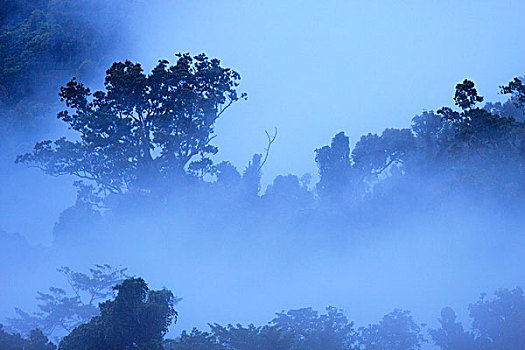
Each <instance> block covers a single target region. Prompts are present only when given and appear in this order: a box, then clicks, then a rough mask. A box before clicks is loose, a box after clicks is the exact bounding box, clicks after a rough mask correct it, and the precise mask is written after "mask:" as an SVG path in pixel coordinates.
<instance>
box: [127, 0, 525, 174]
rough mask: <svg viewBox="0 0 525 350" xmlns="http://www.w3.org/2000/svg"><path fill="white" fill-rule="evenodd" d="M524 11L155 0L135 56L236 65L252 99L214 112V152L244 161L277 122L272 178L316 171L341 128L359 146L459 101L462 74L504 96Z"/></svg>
mask: <svg viewBox="0 0 525 350" xmlns="http://www.w3.org/2000/svg"><path fill="white" fill-rule="evenodd" d="M524 13H525V2H523V1H403V2H400V1H399V2H392V1H273V0H270V1H264V2H262V1H258V2H255V1H198V2H197V1H153V2H148V3H147V6H146V7H144V8H140V10H139V11H137V12H136V14H135V15H134V16H133V18H132V19H131V21H132V23H133V25H132V28H133V29H132V40H131V43H132V45H133V54H132V55H131V58H132V59H133V60H136V61H139V62H141V63H143V65H144V66H145V67H146V68H147V69H150V68H151V67H152V66H153V65H154V64H155V63H156V61H157V60H158V59H160V58H173V57H174V56H173V54H174V53H175V52H190V53H192V54H197V53H200V52H205V53H206V54H208V56H211V57H217V58H220V59H221V60H222V62H223V64H224V65H225V66H227V67H231V68H233V69H235V70H236V71H238V72H239V73H240V74H241V76H242V82H241V86H240V89H241V91H244V92H247V93H248V100H247V101H242V102H238V103H237V104H236V105H234V106H232V107H231V109H230V110H229V111H228V113H225V114H224V115H223V116H222V117H221V118H220V119H219V120H218V122H217V125H216V132H217V135H218V136H217V138H216V145H217V146H218V147H219V154H218V155H217V157H216V160H218V161H220V160H230V161H232V162H233V164H235V165H236V166H237V167H238V168H240V169H243V168H244V167H245V166H246V164H247V163H248V161H249V159H250V158H251V156H252V154H253V153H257V152H263V151H264V148H265V147H266V135H265V132H264V131H265V130H269V131H271V130H273V129H274V128H277V129H278V138H277V141H276V142H275V143H274V145H273V146H272V150H271V154H270V158H269V160H268V162H267V164H266V166H265V169H264V177H263V183H264V184H268V183H270V182H271V181H272V180H273V178H274V177H275V176H276V175H278V174H287V173H293V174H297V175H299V176H301V175H302V174H304V173H306V172H309V173H311V174H312V175H314V176H315V175H316V173H317V170H316V166H315V162H314V156H315V155H314V150H315V149H316V148H319V147H322V146H324V145H326V144H329V142H330V140H331V138H332V137H333V136H334V135H335V134H336V133H337V132H339V131H345V132H346V133H347V134H348V135H349V136H350V138H351V143H352V144H355V142H357V141H358V139H359V137H360V136H361V135H363V134H366V133H368V132H375V133H377V132H381V131H382V130H383V129H385V128H387V127H397V128H401V127H409V125H410V121H411V119H412V117H414V115H416V114H419V113H421V112H422V111H424V110H432V109H433V110H436V109H438V108H440V107H442V106H444V105H452V104H453V101H452V96H453V93H454V86H455V84H456V83H458V82H460V81H462V80H463V79H465V78H469V79H472V80H474V81H475V83H476V84H477V86H478V89H479V92H480V94H481V95H483V96H485V100H486V101H496V100H502V99H503V97H502V96H501V95H499V94H498V92H499V91H498V90H499V89H498V86H499V85H501V84H504V83H506V82H508V81H509V80H510V79H512V78H513V77H515V76H520V75H524V74H525V45H524V44H523V34H524V33H525V21H524V20H523V14H524ZM127 57H129V55H127ZM123 58H124V57H123Z"/></svg>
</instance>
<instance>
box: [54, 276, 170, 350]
mask: <svg viewBox="0 0 525 350" xmlns="http://www.w3.org/2000/svg"><path fill="white" fill-rule="evenodd" d="M114 289H115V291H117V296H116V297H115V299H114V300H108V301H106V302H104V303H101V304H100V306H99V308H100V316H96V317H93V318H92V319H91V321H90V322H89V323H87V324H83V325H80V326H78V327H77V328H75V329H74V330H73V331H72V332H71V333H70V334H69V335H68V336H66V337H65V338H64V339H63V340H62V341H61V342H60V344H59V349H60V350H78V349H86V350H88V349H90V350H91V349H92V350H117V349H119V350H120V349H148V350H162V349H163V346H162V344H163V337H164V335H165V334H166V332H167V331H168V327H169V326H170V324H171V323H172V322H176V320H177V312H176V311H175V310H174V308H173V304H174V302H175V301H176V299H175V297H174V296H173V294H172V293H171V292H170V291H168V290H165V289H164V290H160V291H152V290H150V289H149V288H148V286H147V284H146V282H144V280H143V279H141V278H129V279H126V280H125V281H124V282H123V283H122V284H120V285H117V286H116V287H114Z"/></svg>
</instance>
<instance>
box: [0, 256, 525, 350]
mask: <svg viewBox="0 0 525 350" xmlns="http://www.w3.org/2000/svg"><path fill="white" fill-rule="evenodd" d="M106 269H109V270H111V269H110V268H109V267H107V266H106ZM66 271H67V273H68V276H72V275H73V276H74V275H75V274H76V275H77V277H80V276H81V275H82V274H79V273H76V272H71V271H70V270H66ZM93 271H98V274H97V273H95V274H96V277H95V278H92V279H89V278H87V279H82V278H80V279H77V280H76V282H75V283H73V285H74V286H76V288H81V289H89V286H93V282H94V281H95V280H97V281H98V284H97V283H95V284H97V285H98V292H99V293H103V294H102V295H107V294H106V293H107V292H108V291H109V290H110V287H109V286H108V282H109V280H108V279H107V277H108V276H113V277H114V275H112V274H111V273H102V274H101V270H100V267H99V269H98V270H92V272H93ZM114 272H115V271H114ZM84 277H86V276H85V275H84ZM102 287H104V288H102ZM113 290H114V291H115V292H116V293H117V294H116V296H115V298H114V299H113V300H107V301H104V302H102V303H100V304H99V312H98V314H96V315H93V317H92V318H85V315H80V313H81V311H80V310H76V311H77V312H78V315H77V316H78V317H82V316H84V322H85V323H83V324H79V325H77V326H76V327H75V328H74V329H73V330H72V331H71V332H70V333H69V335H67V336H66V337H64V338H63V339H62V340H61V341H60V344H59V346H58V349H59V350H61V349H71V350H78V349H85V350H88V349H90V350H91V349H92V350H95V349H97V350H106V349H107V350H113V349H115V350H116V349H148V350H161V349H166V350H196V349H198V350H249V349H260V350H276V349H282V350H295V349H308V350H317V349H318V350H329V349H333V350H346V349H348V350H373V349H378V350H379V349H381V350H385V349H386V350H415V349H420V348H421V346H422V345H423V344H424V343H426V342H430V343H432V344H434V345H436V346H437V347H439V348H440V349H443V350H451V349H456V350H482V349H521V348H523V347H524V346H525V332H524V331H525V297H524V295H523V290H522V289H520V288H516V289H514V290H507V289H501V290H498V291H496V292H495V295H494V297H492V298H490V299H489V298H487V297H486V296H485V295H482V296H481V297H480V299H479V300H478V301H477V302H475V303H473V304H471V305H470V306H469V314H470V317H471V320H472V329H471V330H470V331H469V330H465V329H464V327H463V325H462V324H461V323H460V322H458V321H457V319H456V314H455V312H454V310H452V309H451V308H450V307H446V308H444V309H443V310H442V311H441V316H440V318H439V324H440V327H439V328H437V329H427V328H426V326H425V325H422V324H418V323H416V322H415V320H414V318H413V317H412V316H411V315H410V312H408V311H404V310H399V309H395V310H393V311H392V312H391V313H389V314H387V315H385V316H384V317H383V318H382V319H381V320H380V321H379V322H378V323H376V324H370V325H368V326H366V327H359V328H355V326H354V323H353V322H351V321H349V320H348V318H347V316H346V315H345V314H344V313H343V310H339V309H337V308H335V307H327V308H326V312H325V313H322V314H319V313H318V312H317V311H315V310H312V309H311V308H304V309H297V310H289V311H287V312H280V313H277V314H276V317H275V318H274V319H273V320H271V321H270V322H269V323H268V324H267V325H264V326H255V325H253V324H250V325H247V326H243V325H241V324H236V325H231V324H229V325H227V326H222V325H219V324H210V325H209V328H210V330H209V331H202V330H199V329H197V328H194V329H193V330H191V332H186V331H183V332H182V333H181V334H180V335H179V336H178V337H176V338H175V339H164V336H165V335H166V332H167V330H168V327H169V326H170V324H172V323H175V322H176V321H177V312H176V311H175V309H174V306H175V304H176V303H177V302H179V301H180V299H178V298H175V297H174V296H173V294H172V293H171V292H170V291H168V290H165V289H163V290H160V291H152V290H150V289H149V288H148V286H147V284H146V283H145V282H144V280H143V279H141V278H128V279H126V280H123V281H122V282H121V283H120V284H118V285H116V286H115V287H113ZM65 303H66V302H64V301H61V302H59V303H58V304H57V303H52V302H50V301H48V302H47V307H48V308H49V309H51V310H54V312H55V313H56V312H59V311H60V309H62V308H63V307H64V304H65ZM70 316H71V315H67V316H64V317H63V319H62V320H65V319H67V318H68V317H70ZM47 321H48V322H49V320H48V319H47ZM55 321H60V320H59V319H55ZM59 323H60V322H59ZM28 334H29V337H28V338H27V339H26V338H23V337H21V336H20V335H18V334H16V335H11V334H9V333H6V332H5V331H3V330H2V328H0V346H1V348H2V349H13V350H19V349H31V350H33V349H34V350H37V349H38V350H44V349H55V345H53V344H52V343H51V342H49V341H48V339H47V337H46V336H45V335H44V334H43V333H42V332H41V331H40V330H38V329H36V330H32V331H30V332H29V333H28Z"/></svg>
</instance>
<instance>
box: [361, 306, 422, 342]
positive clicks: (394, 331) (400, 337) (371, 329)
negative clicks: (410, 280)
mask: <svg viewBox="0 0 525 350" xmlns="http://www.w3.org/2000/svg"><path fill="white" fill-rule="evenodd" d="M424 341H425V339H424V337H423V334H422V333H421V326H419V325H418V324H416V323H415V322H414V320H413V318H412V316H411V315H410V312H408V311H403V310H399V309H396V310H394V311H392V312H391V313H389V314H387V315H385V316H383V319H382V320H381V321H379V323H378V324H373V325H369V326H368V327H366V328H365V327H363V328H360V329H359V345H360V349H363V350H415V349H420V348H421V345H422V343H423V342H424Z"/></svg>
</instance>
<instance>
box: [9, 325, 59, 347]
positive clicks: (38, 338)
mask: <svg viewBox="0 0 525 350" xmlns="http://www.w3.org/2000/svg"><path fill="white" fill-rule="evenodd" d="M56 348H57V347H56V346H55V344H53V343H51V342H50V341H49V340H48V339H47V337H46V336H45V335H44V334H43V333H42V332H41V331H40V330H38V329H36V330H32V331H31V332H30V333H29V336H28V338H22V337H21V336H20V334H9V333H6V332H5V331H4V330H3V327H2V325H1V324H0V349H2V350H55V349H56Z"/></svg>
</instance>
